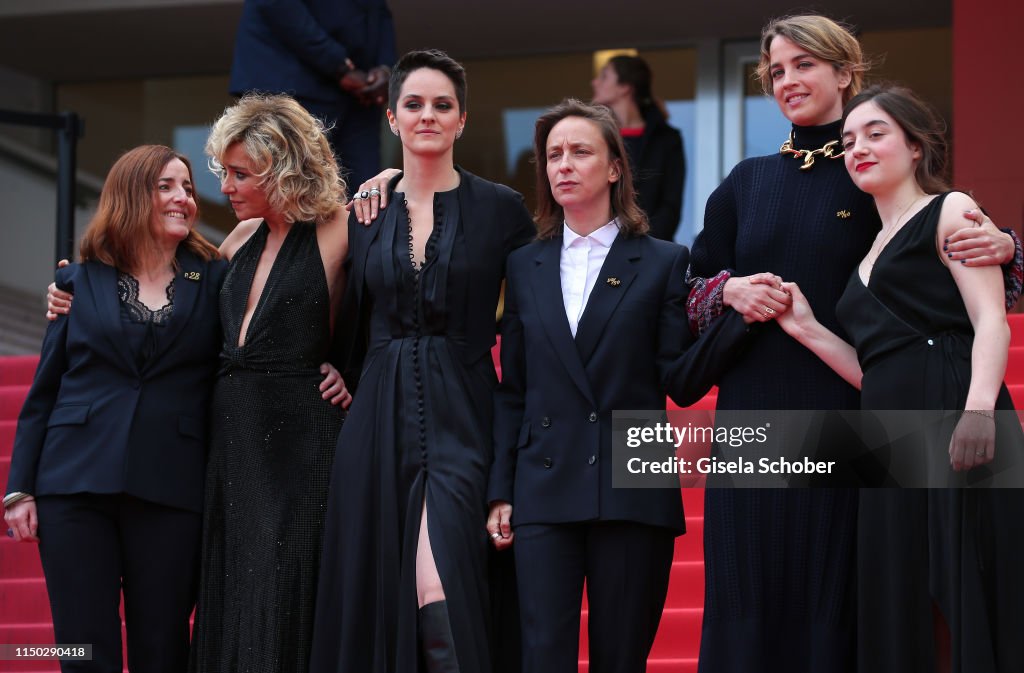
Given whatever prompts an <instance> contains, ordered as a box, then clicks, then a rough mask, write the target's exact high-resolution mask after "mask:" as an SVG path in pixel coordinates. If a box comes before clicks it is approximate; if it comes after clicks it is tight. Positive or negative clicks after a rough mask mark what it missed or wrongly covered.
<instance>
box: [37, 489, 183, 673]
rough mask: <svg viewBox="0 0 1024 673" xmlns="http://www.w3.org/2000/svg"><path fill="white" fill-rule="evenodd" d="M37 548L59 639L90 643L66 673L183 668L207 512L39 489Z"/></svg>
mask: <svg viewBox="0 0 1024 673" xmlns="http://www.w3.org/2000/svg"><path fill="white" fill-rule="evenodd" d="M36 502H37V507H38V512H39V556H40V557H41V558H42V562H43V572H44V574H45V575H46V589H47V592H48V593H49V595H50V609H51V611H52V613H53V630H54V637H55V642H56V643H58V644H87V643H88V644H92V646H93V650H92V657H93V658H92V661H75V662H72V661H65V662H62V663H61V670H62V671H63V672H64V673H70V672H79V671H82V672H85V671H88V672H89V673H120V672H121V671H122V670H123V668H124V666H123V663H122V661H121V619H120V616H119V614H118V603H119V602H120V599H121V591H122V590H123V591H124V613H125V628H126V632H127V636H128V668H129V669H130V670H131V671H132V673H181V672H182V671H184V670H185V669H186V668H187V665H188V644H189V615H190V614H191V613H192V608H193V606H194V605H195V599H196V591H197V588H198V583H199V549H200V543H201V532H202V515H200V514H199V513H197V512H190V511H187V510H183V509H177V508H174V507H167V506H164V505H157V504H154V503H151V502H146V501H144V500H140V499H138V498H133V497H131V496H127V495H91V494H82V495H67V496H63V495H61V496H41V497H39V498H37V499H36Z"/></svg>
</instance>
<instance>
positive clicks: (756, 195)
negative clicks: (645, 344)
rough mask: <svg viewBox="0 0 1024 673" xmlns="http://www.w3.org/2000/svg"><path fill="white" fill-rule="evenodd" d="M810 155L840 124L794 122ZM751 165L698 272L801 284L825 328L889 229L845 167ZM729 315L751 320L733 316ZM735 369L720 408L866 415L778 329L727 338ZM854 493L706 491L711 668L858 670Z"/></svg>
mask: <svg viewBox="0 0 1024 673" xmlns="http://www.w3.org/2000/svg"><path fill="white" fill-rule="evenodd" d="M793 133H794V144H795V146H796V147H797V148H798V149H817V148H820V147H822V146H823V145H824V144H825V143H827V142H829V141H832V140H838V139H839V136H840V124H839V122H835V123H833V124H828V125H825V126H819V127H798V126H794V127H793ZM801 165H802V161H801V160H798V159H795V158H794V157H792V156H785V155H780V154H776V155H771V156H764V157H757V158H753V159H747V160H745V161H742V162H740V163H739V164H738V165H737V166H736V167H735V168H734V169H733V170H732V172H731V173H730V174H729V176H728V177H727V178H726V179H725V180H724V181H723V182H722V184H721V185H720V186H719V187H718V188H717V189H716V190H715V192H714V193H713V194H712V195H711V197H710V198H709V199H708V204H707V209H706V212H705V222H704V230H703V232H702V233H701V234H700V236H698V238H697V240H696V241H695V242H694V245H693V249H692V253H691V275H695V276H700V277H704V278H709V277H712V276H714V275H716V274H717V273H718V272H719V271H721V270H723V269H729V270H732V271H733V275H735V276H737V277H739V276H747V275H750V274H754V273H759V272H762V271H770V272H773V273H776V274H778V275H779V276H781V277H782V278H783V279H784V280H787V281H795V282H797V283H798V284H799V285H800V287H801V289H802V290H803V291H804V293H805V294H806V295H807V298H808V300H809V301H810V303H811V306H812V307H813V308H814V311H815V314H816V315H817V317H818V318H819V320H821V322H822V323H824V324H825V325H827V326H828V327H829V328H831V329H833V330H834V331H836V332H839V333H842V330H841V329H840V328H839V325H838V323H837V321H836V318H835V305H836V303H837V302H838V300H839V297H840V295H841V294H842V291H843V288H844V287H845V284H846V281H847V279H848V278H849V273H850V270H851V269H853V268H854V266H855V265H856V264H857V262H858V261H859V260H860V259H861V258H862V257H863V256H864V254H865V253H866V252H867V250H868V248H869V247H870V245H871V241H872V240H873V239H874V237H875V234H876V233H877V232H878V229H879V227H880V222H879V220H878V214H877V211H876V210H875V207H874V203H873V202H872V200H871V198H870V197H869V196H868V195H866V194H864V193H863V192H861V191H860V190H858V189H857V188H856V187H855V186H854V184H853V182H852V181H851V180H850V178H849V175H847V172H846V168H845V166H844V165H843V160H842V159H828V158H825V157H822V156H820V155H819V156H818V158H817V160H816V161H815V163H814V165H813V166H811V167H810V169H807V170H801V168H800V167H801ZM726 311H727V315H723V316H722V317H720V318H719V320H722V319H735V320H739V319H740V318H739V316H738V315H736V314H734V312H733V311H731V309H726ZM719 357H722V358H725V359H727V360H729V361H730V368H729V371H728V372H727V373H726V374H725V376H724V377H723V378H722V379H721V380H720V381H719V394H718V408H719V409H737V410H743V409H855V408H857V406H858V395H857V391H856V390H855V389H854V388H852V387H851V386H850V385H848V384H847V383H846V382H845V381H843V380H842V379H841V378H840V377H839V376H838V375H836V374H835V373H834V372H833V371H832V370H831V369H829V368H828V367H827V366H826V365H825V364H824V363H822V362H821V361H820V360H818V358H817V357H815V356H814V355H813V354H812V353H811V352H810V351H808V350H807V349H806V348H804V347H803V346H801V345H800V344H799V343H797V342H796V341H795V340H793V339H791V338H790V337H789V336H787V335H786V334H785V333H784V332H783V331H782V330H781V329H780V328H779V327H778V325H776V324H775V323H774V322H770V323H765V324H761V325H753V326H751V328H750V330H749V331H748V334H747V335H746V336H745V338H744V340H743V341H742V342H740V343H735V344H721V353H720V355H719ZM856 513H857V491H856V490H855V489H834V488H833V489H823V488H819V489H801V490H796V489H794V490H767V489H724V488H708V489H707V490H706V492H705V506H704V557H705V563H704V568H705V582H706V589H705V599H704V617H703V625H702V632H701V645H700V662H699V670H700V671H701V673H757V672H759V671H763V672H765V673H774V672H775V671H787V672H789V673H801V672H804V673H841V672H846V671H851V670H853V654H854V643H855V634H854V621H855V620H854V604H853V599H854V593H853V582H852V580H853V570H854V541H855V532H856Z"/></svg>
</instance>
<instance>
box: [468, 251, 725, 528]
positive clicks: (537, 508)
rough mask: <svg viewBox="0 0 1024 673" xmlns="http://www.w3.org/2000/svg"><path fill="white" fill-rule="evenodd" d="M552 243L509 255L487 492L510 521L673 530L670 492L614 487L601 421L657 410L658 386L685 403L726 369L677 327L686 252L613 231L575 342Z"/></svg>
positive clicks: (675, 518) (681, 323)
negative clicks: (619, 413) (507, 510)
mask: <svg viewBox="0 0 1024 673" xmlns="http://www.w3.org/2000/svg"><path fill="white" fill-rule="evenodd" d="M561 246H562V239H561V237H557V238H554V239H551V240H546V241H537V242H535V243H532V244H530V245H528V246H526V247H524V248H522V249H520V250H518V251H516V252H515V253H513V254H512V255H511V256H510V258H509V262H508V281H507V289H506V298H505V317H504V320H503V322H502V338H501V339H502V340H501V368H502V381H501V384H500V385H499V387H498V393H497V395H496V397H495V425H494V451H495V455H494V463H493V466H492V469H491V477H490V484H489V488H488V499H489V500H490V501H492V502H493V501H496V500H504V501H507V502H511V503H512V504H513V513H512V520H513V523H515V524H516V525H520V524H529V523H544V524H551V523H568V522H577V521H595V520H614V521H632V522H638V523H644V524H650V525H654V526H662V527H665V528H669V529H672V530H675V531H677V532H683V531H684V530H685V524H684V522H683V508H682V500H681V498H680V493H679V491H678V490H676V489H624V488H623V489H612V480H611V476H612V472H611V470H612V461H611V457H612V456H611V434H612V425H611V421H612V411H613V410H616V409H618V410H640V409H649V410H662V409H664V408H665V395H666V393H667V394H668V395H669V396H671V397H672V399H673V400H674V401H675V402H676V403H677V404H680V405H683V406H685V405H688V404H692V403H693V402H695V401H696V400H698V399H699V398H700V397H701V396H703V395H704V394H705V393H706V392H707V391H708V390H709V389H710V387H711V385H712V383H713V382H714V380H715V377H716V376H718V374H719V373H720V372H719V370H720V369H721V368H722V366H723V365H724V363H719V362H716V361H714V360H711V359H709V358H705V357H702V355H703V352H704V350H705V349H706V348H707V347H708V344H709V343H710V341H709V340H708V339H707V338H705V337H706V336H707V335H705V337H702V338H701V339H700V340H699V341H696V342H695V339H694V337H693V336H692V335H691V334H690V331H689V328H688V326H687V319H686V305H685V301H686V294H687V287H686V285H685V283H684V280H683V274H684V273H685V271H686V266H687V263H688V261H689V252H688V250H687V249H686V248H684V247H681V246H678V245H676V244H674V243H668V242H665V241H660V240H657V239H654V238H651V237H649V236H640V237H633V238H627V237H625V236H624V235H623V234H621V233H620V234H619V236H618V237H617V238H616V239H615V242H614V243H613V244H612V247H611V249H610V250H609V252H608V257H607V259H606V260H605V263H604V266H603V267H602V268H601V273H600V275H599V276H598V280H597V284H596V285H595V286H594V289H593V291H592V293H591V295H590V298H589V300H588V302H587V307H586V310H585V311H584V313H583V317H582V318H581V320H580V323H579V328H578V330H577V334H576V338H575V339H573V336H572V332H571V331H570V330H569V322H568V320H567V319H566V316H565V307H564V304H563V300H562V290H561V279H560V274H559V261H560V255H561ZM609 279H611V280H612V282H608V281H609ZM616 280H617V281H618V282H617V283H616V282H615V281H616Z"/></svg>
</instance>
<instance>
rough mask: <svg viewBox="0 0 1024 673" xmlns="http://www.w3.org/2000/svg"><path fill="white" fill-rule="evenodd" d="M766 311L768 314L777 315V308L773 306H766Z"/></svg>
mask: <svg viewBox="0 0 1024 673" xmlns="http://www.w3.org/2000/svg"><path fill="white" fill-rule="evenodd" d="M764 312H765V314H766V315H775V309H773V308H772V307H771V306H765V307H764Z"/></svg>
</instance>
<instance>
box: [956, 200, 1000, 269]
mask: <svg viewBox="0 0 1024 673" xmlns="http://www.w3.org/2000/svg"><path fill="white" fill-rule="evenodd" d="M964 219H965V220H967V221H968V222H970V223H971V225H970V226H967V227H964V228H963V229H960V230H958V231H956V232H955V233H954V234H953V235H952V236H950V237H949V238H947V239H946V240H945V242H944V244H943V246H942V251H943V252H944V253H946V254H947V255H949V259H950V260H951V261H954V262H962V263H963V264H964V266H991V265H993V264H1006V263H1007V262H1009V261H1010V260H1012V259H1013V253H1014V245H1013V238H1012V237H1010V235H1009V234H1006V233H1004V232H1002V231H1000V230H999V229H998V228H997V227H996V225H995V224H993V222H992V220H991V218H989V216H988V215H986V214H985V213H983V212H981V210H979V209H977V208H975V209H973V210H967V211H964Z"/></svg>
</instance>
